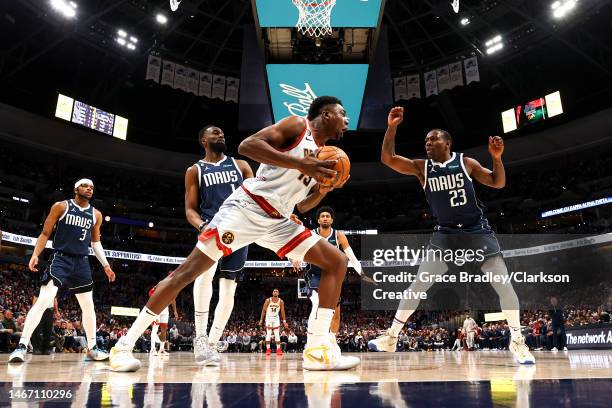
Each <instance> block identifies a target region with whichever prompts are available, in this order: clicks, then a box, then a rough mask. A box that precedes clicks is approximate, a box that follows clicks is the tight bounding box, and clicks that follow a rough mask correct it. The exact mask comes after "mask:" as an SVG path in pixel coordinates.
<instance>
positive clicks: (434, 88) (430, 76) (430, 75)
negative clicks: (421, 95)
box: [425, 71, 438, 97]
mask: <svg viewBox="0 0 612 408" xmlns="http://www.w3.org/2000/svg"><path fill="white" fill-rule="evenodd" d="M437 94H438V80H437V78H436V71H429V72H426V73H425V97H430V96H432V95H437Z"/></svg>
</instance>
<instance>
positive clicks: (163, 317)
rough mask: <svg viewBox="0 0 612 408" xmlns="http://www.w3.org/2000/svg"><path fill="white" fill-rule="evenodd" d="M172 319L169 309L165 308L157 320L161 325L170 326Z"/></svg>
mask: <svg viewBox="0 0 612 408" xmlns="http://www.w3.org/2000/svg"><path fill="white" fill-rule="evenodd" d="M169 318H170V311H169V310H168V308H165V309H164V310H162V311H161V313H160V314H159V318H158V319H157V322H158V323H159V324H165V325H167V324H168V319H169Z"/></svg>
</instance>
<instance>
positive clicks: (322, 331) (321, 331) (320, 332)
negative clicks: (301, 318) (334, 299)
mask: <svg viewBox="0 0 612 408" xmlns="http://www.w3.org/2000/svg"><path fill="white" fill-rule="evenodd" d="M333 317H334V309H325V308H322V307H319V308H318V309H317V314H316V315H315V318H314V319H313V321H312V327H310V326H309V327H308V332H309V333H310V337H311V338H312V339H314V340H317V341H322V340H323V339H325V338H326V337H327V336H329V328H330V326H331V321H332V318H333Z"/></svg>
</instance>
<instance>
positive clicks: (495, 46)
mask: <svg viewBox="0 0 612 408" xmlns="http://www.w3.org/2000/svg"><path fill="white" fill-rule="evenodd" d="M485 47H487V54H488V55H490V54H493V53H495V52H497V51H499V50H501V49H502V48H504V43H503V42H502V36H501V35H496V36H495V37H493V38H491V39H490V40H488V41H487V42H485Z"/></svg>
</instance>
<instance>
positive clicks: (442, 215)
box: [423, 152, 486, 229]
mask: <svg viewBox="0 0 612 408" xmlns="http://www.w3.org/2000/svg"><path fill="white" fill-rule="evenodd" d="M423 189H424V190H425V196H426V197H427V202H428V203H429V206H430V207H431V211H432V213H433V216H434V217H435V218H437V220H438V224H439V225H440V226H442V227H447V228H462V229H464V228H470V227H474V226H476V225H480V224H482V223H483V222H485V221H486V219H485V218H484V215H483V213H482V209H481V208H480V205H479V203H478V199H477V198H476V192H475V191H474V183H472V178H471V177H470V176H469V175H468V173H467V171H466V170H465V166H464V164H463V153H459V154H457V153H454V152H453V154H452V156H451V158H450V159H449V160H448V161H446V162H445V163H437V162H434V161H433V160H427V161H426V162H425V186H424V187H423Z"/></svg>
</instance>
